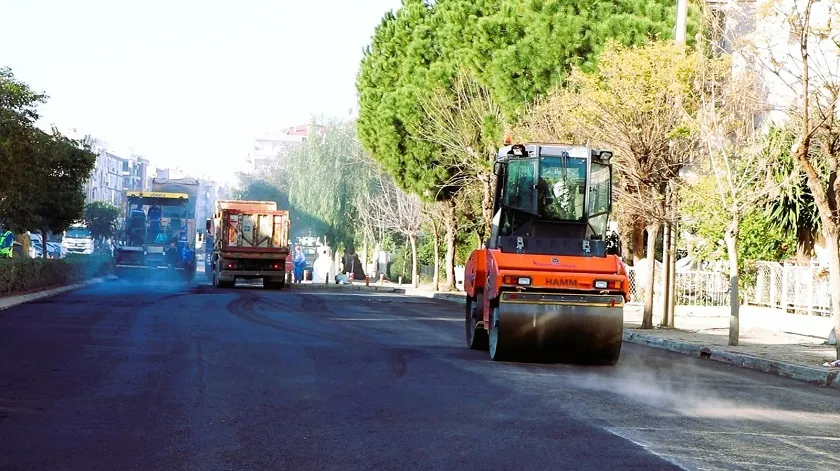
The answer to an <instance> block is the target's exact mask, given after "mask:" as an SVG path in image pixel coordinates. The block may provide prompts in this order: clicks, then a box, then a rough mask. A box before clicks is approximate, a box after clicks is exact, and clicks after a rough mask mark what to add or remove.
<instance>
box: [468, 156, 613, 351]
mask: <svg viewBox="0 0 840 471" xmlns="http://www.w3.org/2000/svg"><path fill="white" fill-rule="evenodd" d="M611 157H612V152H609V151H599V150H594V149H591V148H589V147H586V146H571V145H565V144H527V145H523V144H517V145H507V146H505V147H503V148H501V149H500V151H499V154H498V156H497V159H496V162H495V166H494V169H493V173H494V174H495V175H496V194H495V197H494V209H493V211H494V217H493V222H492V226H491V233H490V238H489V240H488V241H487V243H486V244H485V247H483V248H481V249H478V250H475V251H474V252H473V253H472V254H471V255H470V257H469V259H468V261H467V264H466V268H465V276H464V290H465V291H466V294H467V299H466V313H465V319H466V341H467V345H468V346H469V348H472V349H476V350H489V352H490V357H491V359H493V360H503V359H514V358H516V357H518V356H520V354H523V353H530V354H532V355H529V357H531V358H534V355H533V354H536V357H537V358H538V359H541V360H548V361H562V362H574V363H578V362H583V363H597V364H609V365H611V364H615V363H616V362H617V361H618V358H619V355H620V353H621V344H622V334H623V330H624V328H623V325H624V324H623V323H624V311H623V308H624V303H625V302H626V301H629V290H630V286H629V279H628V276H627V273H626V271H625V269H624V264H623V263H622V262H621V260H620V258H619V255H620V254H619V252H620V246H619V247H617V248H613V247H608V246H607V243H606V239H607V232H608V231H607V227H608V223H609V219H610V212H611V210H612V167H611V165H610V158H611Z"/></svg>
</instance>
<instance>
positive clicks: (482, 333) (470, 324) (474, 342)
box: [464, 291, 488, 351]
mask: <svg viewBox="0 0 840 471" xmlns="http://www.w3.org/2000/svg"><path fill="white" fill-rule="evenodd" d="M476 295H477V296H476V297H475V298H473V297H472V296H469V295H468V296H467V302H466V312H465V318H464V320H465V324H464V328H465V330H466V337H467V347H469V348H470V349H471V350H483V351H487V348H488V337H487V329H485V328H484V325H483V322H481V321H482V320H483V319H484V315H483V314H482V306H483V302H484V297H483V296H482V294H481V291H479V292H477V293H476ZM480 322H481V323H480Z"/></svg>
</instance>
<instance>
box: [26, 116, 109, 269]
mask: <svg viewBox="0 0 840 471" xmlns="http://www.w3.org/2000/svg"><path fill="white" fill-rule="evenodd" d="M37 161H38V163H39V165H38V168H37V171H36V172H35V173H36V175H37V176H36V180H34V181H32V182H31V183H32V184H33V185H32V187H31V188H30V190H31V191H30V192H28V193H27V195H28V197H29V198H32V200H33V203H34V204H33V206H34V211H33V216H34V218H35V225H34V227H36V228H38V229H40V231H41V240H42V241H43V243H44V247H43V249H44V250H43V253H44V254H45V255H46V253H47V248H46V240H47V237H46V234H47V232H62V231H64V230H66V229H67V228H68V227H69V226H70V224H72V223H73V222H75V221H78V220H80V219H82V218H83V217H84V209H85V192H84V183H85V181H86V180H87V179H88V178H89V177H90V173H91V172H92V171H93V167H94V165H95V164H96V154H94V153H93V152H91V151H90V149H89V148H88V147H86V146H85V147H82V144H81V143H79V142H77V141H75V140H72V139H69V138H67V137H64V136H62V135H61V134H59V133H58V131H56V130H55V129H54V130H53V134H52V135H51V136H50V135H48V134H45V133H40V135H39V139H38V154H37Z"/></svg>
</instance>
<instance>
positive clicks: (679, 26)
mask: <svg viewBox="0 0 840 471" xmlns="http://www.w3.org/2000/svg"><path fill="white" fill-rule="evenodd" d="M687 22H688V0H677V19H676V26H675V28H674V44H675V45H677V46H682V45H684V44H685V36H686V23H687ZM666 193H668V194H667V195H666V201H667V202H668V203H667V204H669V205H671V208H669V209H670V210H669V211H668V213H669V214H670V215H671V220H670V221H666V222H665V228H664V230H663V231H662V232H663V234H662V235H663V237H662V270H663V273H662V288H663V289H662V291H663V293H664V296H663V297H662V298H663V299H662V323H661V325H662V326H664V327H674V311H675V309H676V296H675V294H676V277H677V273H676V262H677V230H676V229H677V224H676V221H677V218H678V216H677V211H676V200H677V198H676V188H674V185H673V183H671V182H669V183H668V188H667V189H666Z"/></svg>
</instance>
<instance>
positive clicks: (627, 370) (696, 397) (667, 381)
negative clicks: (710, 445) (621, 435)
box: [565, 358, 840, 425]
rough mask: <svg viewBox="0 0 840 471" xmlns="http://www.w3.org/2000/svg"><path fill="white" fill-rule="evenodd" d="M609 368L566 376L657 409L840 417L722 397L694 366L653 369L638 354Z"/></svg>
mask: <svg viewBox="0 0 840 471" xmlns="http://www.w3.org/2000/svg"><path fill="white" fill-rule="evenodd" d="M605 373H606V374H603V373H602V374H598V373H593V372H587V373H584V374H582V375H577V374H574V375H567V376H565V380H566V381H567V382H568V383H569V384H570V385H571V386H573V387H575V388H580V389H585V390H589V391H601V392H609V393H613V394H617V395H620V396H622V397H625V398H627V399H630V400H632V401H633V402H636V403H638V404H640V405H644V406H647V407H650V408H653V409H655V410H660V411H671V412H675V413H678V414H681V415H683V416H686V417H692V418H699V419H716V420H729V421H755V422H775V423H790V424H804V423H807V424H810V425H819V424H825V425H829V424H836V423H838V422H840V410H838V412H836V413H832V412H825V411H823V412H804V411H798V410H786V409H783V408H779V407H776V406H768V407H766V408H762V407H755V405H752V404H751V405H749V406H748V405H747V404H745V403H739V401H737V400H733V399H728V398H724V397H723V396H722V395H721V392H718V391H714V390H712V389H711V385H706V384H704V381H703V380H702V379H698V376H697V372H696V370H695V368H694V367H693V366H692V365H686V366H685V367H684V368H679V365H678V366H677V367H673V368H667V369H665V368H660V369H657V370H652V369H651V367H650V366H647V365H644V363H642V362H640V361H638V360H636V359H632V358H627V359H626V360H625V364H624V365H622V364H621V363H619V368H617V369H616V370H613V371H605ZM747 384H749V382H748V380H744V381H743V382H740V381H738V379H737V378H735V381H733V383H732V384H730V385H729V386H728V388H727V389H728V390H730V391H732V392H733V394H739V392H738V390H739V389H740V388H743V387H744V385H747ZM717 387H720V383H718V384H717Z"/></svg>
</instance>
